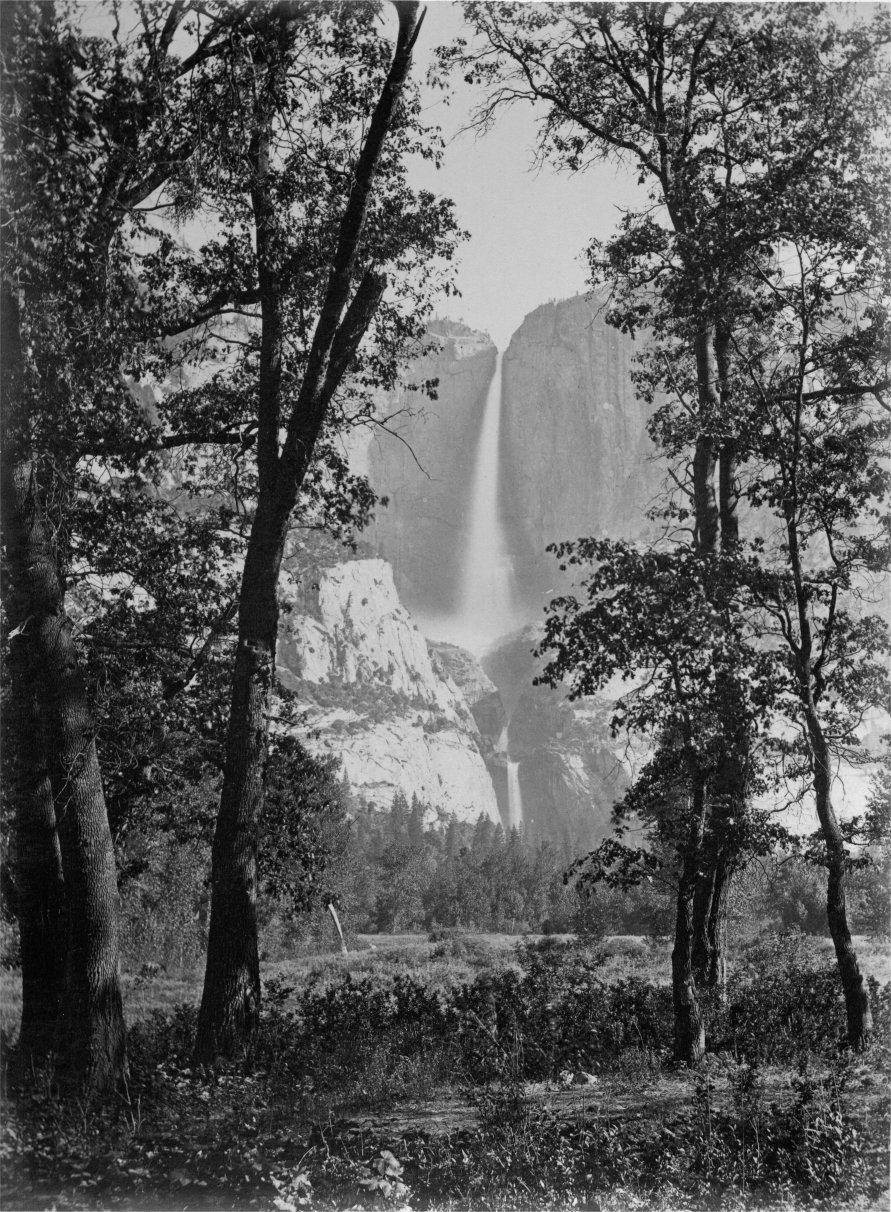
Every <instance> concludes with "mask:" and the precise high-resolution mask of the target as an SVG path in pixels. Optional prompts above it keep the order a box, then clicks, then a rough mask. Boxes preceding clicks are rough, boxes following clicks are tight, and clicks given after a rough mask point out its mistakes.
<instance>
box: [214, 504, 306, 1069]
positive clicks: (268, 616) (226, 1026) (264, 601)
mask: <svg viewBox="0 0 891 1212" xmlns="http://www.w3.org/2000/svg"><path fill="white" fill-rule="evenodd" d="M283 549H284V528H283V527H282V526H278V527H276V523H275V519H274V518H273V517H271V516H270V514H269V507H268V505H265V503H264V507H263V508H262V509H258V511H257V516H256V517H255V519H254V524H253V527H252V529H251V537H250V542H249V545H248V552H247V557H246V559H245V566H244V574H243V578H242V592H241V604H240V609H239V617H238V648H237V651H236V656H235V671H234V674H233V678H232V703H231V707H230V711H229V731H228V735H227V738H226V767H225V772H224V776H223V791H222V797H221V801H220V812H219V816H218V818H217V825H216V832H215V834H214V843H213V857H212V867H211V906H212V909H211V917H210V930H209V933H208V940H207V969H206V975H205V981H204V992H203V995H202V998H201V1009H200V1011H199V1016H198V1033H197V1036H196V1041H195V1057H196V1060H198V1061H199V1062H200V1063H202V1064H208V1063H210V1062H211V1061H212V1060H213V1059H214V1057H215V1056H218V1055H223V1056H226V1055H231V1054H232V1053H233V1052H234V1051H235V1050H236V1049H237V1048H238V1047H239V1046H240V1045H242V1044H243V1043H245V1042H246V1041H247V1040H248V1039H249V1038H250V1036H251V1034H252V1033H253V1032H254V1030H255V1029H256V1027H257V1024H258V1022H259V1015H260V959H259V950H258V939H257V821H258V818H259V814H260V812H261V811H262V807H263V779H264V769H265V764H266V751H267V746H266V732H267V715H268V711H269V695H270V692H271V690H272V686H273V682H274V678H275V645H276V636H277V632H278V602H277V597H276V592H277V587H278V574H279V568H280V566H281V560H282V553H283Z"/></svg>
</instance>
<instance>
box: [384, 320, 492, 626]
mask: <svg viewBox="0 0 891 1212" xmlns="http://www.w3.org/2000/svg"><path fill="white" fill-rule="evenodd" d="M432 332H433V335H434V336H435V337H438V339H439V340H440V342H441V349H440V352H439V353H435V354H431V355H428V356H427V357H425V358H423V359H421V360H420V361H419V362H417V363H416V364H415V366H414V367H413V370H412V377H413V380H414V381H415V382H417V383H421V382H424V381H427V380H430V379H436V380H438V385H437V387H436V397H437V398H436V399H435V400H431V399H429V398H428V397H427V396H425V395H424V394H423V393H421V392H406V393H402V394H401V395H398V396H396V397H393V398H391V399H389V400H388V402H387V405H386V411H387V415H389V416H391V420H390V421H388V423H387V429H388V430H389V431H390V432H381V433H380V434H378V435H377V436H376V437H375V439H374V440H373V441H372V443H371V445H370V447H369V449H368V453H367V463H368V474H369V479H370V481H371V483H372V485H373V486H374V488H375V489H376V491H377V492H378V493H379V494H381V495H383V496H386V497H388V498H389V504H388V506H387V507H386V508H381V509H378V510H377V513H376V516H375V520H374V522H373V524H372V526H371V527H369V529H368V531H367V532H366V535H365V536H364V537H365V538H366V539H367V541H368V542H369V543H370V544H371V545H372V546H373V548H374V549H375V550H376V551H377V553H378V554H380V555H381V556H383V558H384V559H385V560H387V561H389V563H390V564H392V566H393V571H394V575H395V580H396V587H397V589H398V591H399V595H400V597H401V598H402V600H403V601H404V602H405V604H406V606H407V607H408V608H409V609H410V610H412V611H413V612H420V613H422V614H427V615H431V616H433V615H443V616H446V615H449V614H451V613H453V612H454V611H455V610H457V608H458V605H459V601H460V593H461V570H462V563H463V558H464V536H465V534H466V531H467V526H468V522H469V507H470V495H471V480H472V477H473V473H474V466H475V456H476V448H477V441H478V438H479V433H480V426H481V424H482V418H483V408H484V405H485V400H486V393H487V391H488V388H489V383H490V381H491V379H492V374H493V371H494V368H495V352H496V351H495V346H494V345H493V344H492V342H491V341H490V340H489V338H488V337H487V336H486V335H485V334H483V333H474V332H473V331H472V330H471V329H469V328H466V327H465V326H464V325H462V324H452V323H449V322H446V321H443V322H439V323H437V324H434V325H433V328H432ZM394 414H395V415H394Z"/></svg>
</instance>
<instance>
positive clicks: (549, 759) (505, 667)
mask: <svg viewBox="0 0 891 1212" xmlns="http://www.w3.org/2000/svg"><path fill="white" fill-rule="evenodd" d="M540 638H541V631H540V629H538V628H535V627H527V628H525V629H524V630H522V631H520V632H518V633H517V634H516V635H513V636H508V637H507V638H506V639H505V640H504V641H502V643H501V644H500V645H498V646H497V647H496V648H495V649H494V650H493V651H492V652H490V653H488V654H487V655H486V656H485V657H484V658H483V667H484V669H485V670H486V672H487V673H488V674H489V676H490V677H491V678H492V680H493V681H494V682H495V683H496V684H497V685H498V687H499V689H500V691H501V696H502V699H503V701H504V703H505V705H506V707H507V710H508V712H509V714H510V724H509V726H508V737H507V753H508V755H509V757H510V758H511V760H513V761H516V762H518V763H519V772H518V773H519V781H520V790H521V792H522V796H523V816H524V826H525V828H526V830H527V831H528V834H529V835H530V837H531V838H533V839H542V840H543V839H548V840H550V841H553V842H556V843H559V844H561V845H563V846H565V848H566V850H567V852H570V851H574V852H576V853H577V852H578V851H579V850H581V849H585V848H589V847H592V846H594V845H596V843H597V842H598V841H600V840H601V839H602V838H604V837H605V836H606V835H607V834H608V833H609V832H610V814H611V811H612V806H613V804H614V803H615V801H616V800H617V799H618V798H619V797H620V796H621V795H622V793H623V792H624V790H625V788H626V787H627V785H628V778H627V774H626V771H625V769H624V767H623V765H622V763H621V761H620V760H619V756H618V754H617V753H616V752H615V751H614V749H613V747H612V742H611V740H610V735H609V717H610V714H611V707H610V703H609V700H607V699H605V698H604V699H603V700H601V699H599V698H592V699H584V700H580V701H579V702H576V703H570V702H568V701H567V699H566V697H565V695H564V694H563V692H562V691H560V690H551V689H550V688H549V687H546V686H535V685H533V679H534V678H535V676H536V674H537V673H538V672H539V671H540V669H541V666H542V662H541V661H540V660H539V659H538V658H537V657H535V656H533V655H532V651H533V649H534V648H535V646H536V644H537V643H538V641H539V639H540ZM489 767H490V772H492V773H493V778H494V780H495V782H496V788H497V787H498V785H499V781H500V777H499V772H498V771H494V770H493V768H492V767H493V762H492V759H490V761H489ZM499 803H500V799H499Z"/></svg>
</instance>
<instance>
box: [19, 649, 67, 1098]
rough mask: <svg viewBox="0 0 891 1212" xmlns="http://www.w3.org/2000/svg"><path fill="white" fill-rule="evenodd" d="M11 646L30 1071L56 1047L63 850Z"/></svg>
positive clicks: (23, 1042) (29, 693) (35, 726)
mask: <svg viewBox="0 0 891 1212" xmlns="http://www.w3.org/2000/svg"><path fill="white" fill-rule="evenodd" d="M17 639H18V637H15V638H14V639H13V640H12V643H11V646H10V660H9V671H10V679H11V690H12V694H11V701H10V703H9V706H8V710H9V712H10V716H11V719H10V724H11V727H10V729H9V742H10V744H11V745H12V746H14V755H10V757H11V758H12V761H13V762H14V765H15V778H14V785H13V787H12V789H11V790H12V794H13V796H14V799H15V839H14V871H15V881H14V893H15V905H14V909H15V914H16V918H17V919H18V924H19V937H20V948H21V965H22V1016H21V1029H20V1031H19V1038H18V1041H17V1043H16V1050H15V1057H14V1068H15V1069H16V1070H18V1072H19V1073H21V1074H22V1075H24V1074H25V1073H27V1072H29V1071H30V1070H32V1069H33V1068H34V1067H35V1066H39V1065H41V1064H43V1063H44V1062H45V1061H47V1060H48V1059H49V1058H50V1056H51V1055H52V1053H53V1052H54V1050H55V1047H56V1043H57V1039H58V1030H59V1022H60V1014H61V1007H62V999H63V994H64V976H65V919H64V905H65V902H64V883H63V880H62V855H61V851H60V849H59V837H58V833H57V830H56V812H55V805H54V803H53V793H52V786H51V784H50V776H49V769H48V768H47V764H46V752H45V749H44V745H43V737H42V729H41V720H40V714H39V711H38V708H37V700H36V697H35V695H34V681H33V676H29V671H28V670H27V668H26V667H25V664H24V661H23V660H22V657H23V656H24V655H25V646H24V645H22V644H17V643H16V640H17Z"/></svg>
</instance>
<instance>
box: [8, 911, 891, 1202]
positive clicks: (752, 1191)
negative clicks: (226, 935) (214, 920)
mask: <svg viewBox="0 0 891 1212" xmlns="http://www.w3.org/2000/svg"><path fill="white" fill-rule="evenodd" d="M811 895H812V900H813V902H814V904H817V903H819V896H820V889H819V888H815V889H813V891H812V893H811ZM622 899H623V898H622V897H620V896H616V897H615V900H616V901H620V900H622ZM624 899H625V900H626V901H628V900H629V898H624ZM805 900H806V897H805ZM770 905H771V902H770V901H769V899H765V900H764V901H763V906H764V912H763V914H762V917H761V918H760V926H761V929H760V930H757V931H753V930H752V928H751V915H750V914H749V915H748V917H749V922H750V925H749V927H748V929H746V928H745V927H743V928H740V927H741V921H740V918H741V916H743V914H744V913H745V906H744V905H743V904H739V905H738V908H737V912H735V913H734V914H733V919H734V920H733V925H734V927H735V929H734V934H735V936H736V938H737V942H736V943H735V944H734V946H733V947H732V949H731V959H730V972H729V977H728V982H727V987H726V990H725V993H724V996H721V995H720V994H716V995H715V996H714V997H713V998H712V1000H711V1001H710V1003H709V1005H708V1007H707V1014H708V1028H709V1030H708V1035H709V1041H710V1051H709V1053H708V1055H707V1057H706V1060H705V1062H704V1064H703V1065H702V1066H701V1067H700V1068H699V1069H698V1070H688V1069H686V1068H685V1067H683V1066H680V1067H679V1066H677V1065H676V1064H674V1063H673V1062H672V1060H671V1054H672V1002H671V988H670V945H669V942H668V940H667V939H666V938H665V937H663V936H660V935H659V934H655V933H649V934H647V933H643V934H637V935H631V934H629V935H603V934H601V935H600V936H599V937H598V933H597V931H596V930H595V931H594V932H589V933H587V934H585V933H580V934H573V935H568V934H544V935H543V934H536V935H526V936H520V935H512V934H508V933H474V932H470V931H468V930H465V929H461V928H457V927H451V928H450V927H435V928H434V929H432V930H431V931H430V932H429V933H428V934H352V933H351V932H350V931H348V933H347V939H348V944H349V948H350V949H349V951H348V953H346V954H340V953H338V952H335V951H334V950H333V949H332V948H331V939H332V938H333V927H330V928H329V929H328V939H327V942H326V940H325V938H324V934H325V929H324V926H323V924H322V922H321V921H318V922H317V923H316V927H315V929H316V932H317V934H316V938H315V940H313V938H312V937H311V936H310V935H309V934H308V933H306V932H305V933H304V936H303V939H302V941H298V940H297V939H296V938H294V937H292V940H291V944H290V946H289V947H288V948H282V949H280V950H279V951H278V952H277V953H276V954H274V955H272V956H271V957H269V958H268V959H267V960H266V962H265V963H264V968H263V976H264V1010H263V1016H262V1021H261V1025H260V1029H259V1032H258V1033H257V1035H256V1037H255V1039H254V1041H253V1043H252V1044H251V1046H250V1048H249V1049H248V1050H247V1051H245V1053H244V1054H243V1055H241V1056H240V1057H238V1058H237V1059H233V1060H231V1061H229V1062H225V1063H222V1064H218V1065H217V1067H216V1068H214V1069H209V1068H207V1069H205V1068H203V1067H200V1066H196V1065H195V1063H194V1059H193V1041H194V1033H195V1025H196V1014H197V1001H198V998H199V995H200V969H199V968H193V967H191V966H188V965H187V966H184V967H181V966H180V965H179V955H178V953H177V949H176V947H175V946H173V945H171V941H172V939H173V934H172V933H171V935H170V936H169V939H168V943H167V944H166V945H165V946H163V947H161V948H160V949H158V946H157V940H156V943H155V945H154V946H153V947H147V946H146V940H145V937H144V936H139V935H136V934H134V935H133V938H132V941H133V943H134V944H135V946H134V948H133V949H132V951H131V954H130V956H129V959H128V967H129V969H130V972H129V975H127V976H126V977H125V981H124V994H125V1004H126V1006H127V1009H128V1015H129V1018H130V1025H129V1055H130V1076H129V1081H128V1083H127V1085H126V1087H125V1088H124V1090H123V1091H122V1093H121V1094H120V1095H119V1096H118V1098H117V1099H116V1100H113V1101H111V1102H109V1101H108V1100H105V1101H104V1102H97V1103H96V1104H95V1105H90V1104H89V1103H88V1102H84V1101H78V1100H73V1101H72V1100H71V1099H62V1098H60V1097H59V1096H58V1092H57V1091H56V1089H55V1086H54V1082H53V1074H52V1072H51V1071H49V1070H47V1071H44V1072H41V1073H31V1074H27V1075H24V1077H22V1076H21V1075H19V1076H18V1077H16V1075H14V1074H8V1075H7V1079H8V1080H9V1081H10V1083H11V1084H12V1086H13V1087H14V1090H15V1094H16V1097H15V1099H14V1100H10V1101H9V1102H8V1104H7V1115H6V1119H5V1123H4V1127H3V1135H2V1154H0V1161H2V1165H3V1173H4V1205H5V1206H6V1207H9V1208H25V1207H27V1208H37V1207H41V1208H43V1207H46V1208H50V1207H52V1208H56V1209H74V1208H183V1209H185V1208H259V1209H270V1210H271V1209H277V1210H278V1212H290V1210H291V1209H297V1208H302V1207H313V1208H332V1209H333V1208H345V1207H349V1208H366V1207H367V1208H381V1207H384V1208H386V1207H390V1208H441V1209H464V1208H467V1209H470V1208H496V1209H501V1208H503V1209H524V1208H573V1207H576V1208H590V1209H619V1208H622V1209H625V1208H628V1209H635V1208H655V1209H660V1208H662V1209H679V1208H697V1209H698V1208H722V1209H723V1208H783V1209H785V1208H799V1207H814V1208H820V1207H822V1208H832V1209H838V1208H869V1207H874V1206H881V1203H880V1201H881V1199H882V1198H887V1191H886V1189H887V1171H888V1149H887V1140H888V1133H889V1126H891V1100H889V1097H888V1089H887V1080H888V1076H889V1059H891V1058H889V1053H888V1040H889V1027H891V985H889V983H888V980H887V978H888V972H887V936H882V935H878V936H872V937H869V936H861V937H860V938H859V940H858V945H859V946H860V948H861V952H862V956H863V964H864V969H865V971H866V972H867V974H868V983H869V986H870V995H871V998H872V1002H873V1006H874V1008H875V1010H874V1013H875V1015H876V1037H877V1040H878V1043H877V1044H876V1045H874V1047H873V1049H872V1050H871V1051H870V1053H869V1054H868V1056H866V1057H863V1056H858V1055H856V1054H854V1053H852V1052H851V1051H850V1050H849V1048H848V1047H847V1044H846V1041H845V1014H844V1003H843V998H842V995H841V987H840V983H839V980H838V975H837V971H836V968H835V965H834V962H833V956H832V952H831V944H830V940H829V939H828V938H825V937H819V936H816V935H808V934H805V933H803V932H802V931H801V929H800V928H799V927H798V926H792V927H791V928H786V929H777V925H778V922H779V920H780V917H779V916H778V911H777V907H776V906H775V905H774V906H773V907H772V908H771V907H770ZM613 908H614V912H615V911H616V910H617V908H618V906H615V905H614V907H613ZM803 908H804V901H802V909H803ZM624 910H625V912H626V913H627V914H629V915H632V914H633V913H634V912H635V908H634V906H633V905H632V904H628V903H626V904H625V905H624ZM637 911H638V912H639V911H640V907H639V906H638V909H637ZM602 921H603V922H605V921H606V919H602ZM666 921H670V915H669V916H668V917H667V919H666ZM592 924H593V923H592ZM326 948H327V949H326ZM150 955H155V956H156V958H155V959H154V960H153V959H150V958H148V957H149V956H150ZM766 974H769V975H766ZM17 1018H18V991H17V984H16V980H15V973H14V969H10V968H7V970H6V972H5V974H4V1001H3V1025H4V1030H5V1038H6V1040H9V1039H10V1038H11V1037H12V1036H13V1035H14V1030H15V1026H16V1025H17ZM6 1051H7V1055H8V1054H9V1051H8V1049H7V1050H6ZM16 1083H18V1084H16Z"/></svg>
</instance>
